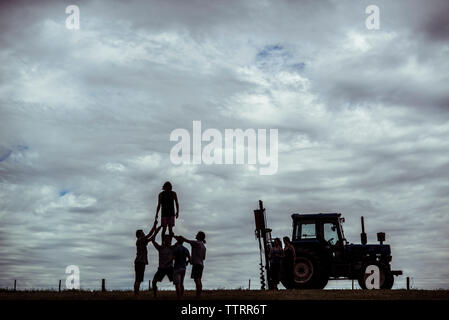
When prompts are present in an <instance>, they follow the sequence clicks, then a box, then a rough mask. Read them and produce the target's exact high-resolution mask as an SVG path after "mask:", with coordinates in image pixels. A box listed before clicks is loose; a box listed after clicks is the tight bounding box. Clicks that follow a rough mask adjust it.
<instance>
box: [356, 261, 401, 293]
mask: <svg viewBox="0 0 449 320" xmlns="http://www.w3.org/2000/svg"><path fill="white" fill-rule="evenodd" d="M373 265H376V266H377V267H378V268H379V289H385V290H387V289H391V288H392V287H393V284H394V276H393V274H392V273H391V271H390V270H389V268H387V267H385V266H383V265H380V264H376V263H373ZM367 267H368V265H367V266H365V267H364V268H362V270H363V271H362V274H361V275H360V277H359V278H358V279H357V280H358V282H359V286H360V287H361V288H362V289H366V278H367V277H368V276H369V274H366V272H365V270H366V268H367Z"/></svg>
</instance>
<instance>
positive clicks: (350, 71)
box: [0, 1, 449, 288]
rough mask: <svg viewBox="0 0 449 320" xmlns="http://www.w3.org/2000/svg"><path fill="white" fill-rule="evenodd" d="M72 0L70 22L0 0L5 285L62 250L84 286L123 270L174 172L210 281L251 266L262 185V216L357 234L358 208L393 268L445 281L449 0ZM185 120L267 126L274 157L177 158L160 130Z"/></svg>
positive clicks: (278, 230)
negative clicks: (371, 22) (75, 10)
mask: <svg viewBox="0 0 449 320" xmlns="http://www.w3.org/2000/svg"><path fill="white" fill-rule="evenodd" d="M75 3H76V4H78V5H79V6H80V11H81V29H80V30H79V31H76V32H73V31H69V30H67V29H66V28H65V25H64V24H65V18H66V14H65V5H66V4H65V3H63V2H60V1H44V2H41V1H39V2H36V1H14V2H7V3H5V2H2V4H1V6H2V7H1V11H0V28H1V30H2V33H1V34H0V44H1V49H0V57H1V58H2V62H3V63H2V65H1V66H0V79H1V85H0V93H1V94H0V96H1V98H0V119H1V121H2V125H1V126H0V204H1V206H0V221H1V225H0V243H1V246H0V254H1V258H0V264H1V265H2V268H1V271H0V286H8V285H10V282H11V279H14V278H17V279H19V283H22V287H23V286H28V287H41V288H45V287H51V286H54V287H55V286H56V285H57V283H55V284H53V282H54V281H55V280H54V279H55V277H57V278H61V279H64V277H65V274H64V271H65V267H66V266H67V265H70V264H75V265H78V266H79V267H80V269H81V286H82V287H83V288H98V287H99V279H101V278H106V279H107V280H108V284H109V285H108V287H110V288H129V287H130V286H131V284H132V281H133V268H132V261H133V258H134V254H135V252H134V251H135V238H134V232H135V230H136V229H140V228H143V229H145V231H148V229H149V227H150V224H151V223H152V218H153V215H154V211H155V201H156V197H157V193H158V192H159V191H160V187H161V185H162V183H163V182H164V181H166V180H170V181H172V183H173V184H174V186H175V190H176V191H177V192H178V196H179V199H180V203H181V216H180V219H179V220H178V222H177V226H176V231H177V232H178V233H180V234H183V235H185V236H188V237H190V238H193V237H194V236H195V233H196V232H197V231H198V230H200V229H202V230H204V231H205V232H206V234H207V247H208V254H207V261H206V274H205V279H204V280H205V287H207V288H216V287H228V288H229V287H232V288H236V287H240V286H243V285H245V284H247V281H248V278H252V279H253V280H255V279H258V259H259V257H258V252H257V243H256V242H255V239H254V236H253V235H254V233H253V232H254V230H253V229H254V226H253V217H252V210H253V209H255V207H256V206H257V200H258V199H263V200H264V202H265V206H266V208H267V210H268V221H269V225H270V227H272V228H273V230H274V231H273V235H274V236H283V235H291V221H290V214H291V213H292V212H305V213H307V212H326V211H327V212H336V211H337V212H342V213H343V215H344V216H345V217H346V221H347V223H346V226H345V231H346V237H347V238H348V240H350V241H352V242H357V241H358V238H359V233H360V227H359V217H360V215H364V216H365V218H366V221H367V229H368V231H369V240H370V241H372V242H374V241H375V233H376V232H378V231H385V232H387V239H388V241H389V243H391V244H392V247H393V256H394V258H393V267H394V268H398V269H400V268H402V269H403V270H404V271H405V272H406V274H407V275H412V276H414V277H415V279H416V285H417V286H419V287H422V288H425V287H427V288H429V287H432V288H435V287H449V283H448V277H447V272H445V270H446V264H447V262H449V256H448V254H447V252H449V250H448V249H449V247H448V246H447V245H446V244H444V243H442V244H441V245H440V247H439V248H438V250H429V248H434V243H435V239H447V237H448V236H447V227H446V225H447V223H448V222H449V221H448V216H447V212H448V209H449V203H448V200H447V194H448V190H449V184H448V183H447V181H448V172H449V170H448V169H449V161H448V157H447V154H449V144H448V143H447V141H449V139H448V136H449V122H448V120H449V119H448V117H449V116H448V113H447V111H448V102H449V96H448V92H449V88H448V86H449V82H448V76H447V74H448V72H447V70H448V69H449V66H448V62H447V61H449V59H448V54H449V51H448V47H447V41H445V39H447V31H448V29H447V19H446V20H445V19H444V17H445V14H444V13H445V12H446V13H447V10H448V9H447V3H446V2H445V1H429V2H428V3H427V2H426V4H424V3H422V2H421V1H407V2H406V1H395V2H394V3H391V1H377V3H375V4H377V5H378V6H379V7H380V10H381V11H380V14H381V16H380V17H381V25H380V30H377V31H369V30H367V29H366V28H365V18H366V14H365V7H366V6H367V5H370V4H372V3H371V2H368V1H359V2H357V3H354V2H349V1H266V2H259V3H256V2H240V1H235V2H229V1H226V2H223V1H195V2H189V4H187V3H184V2H183V3H180V2H176V1H152V2H147V1H133V2H131V3H123V2H121V1H113V2H111V1H107V2H105V1H80V2H75ZM193 120H201V121H202V127H203V130H204V129H207V128H216V129H218V130H220V131H222V132H223V130H224V129H226V128H242V129H247V128H255V129H257V128H277V129H279V144H280V145H279V170H278V172H277V174H276V175H274V176H259V175H258V174H257V172H258V171H257V170H254V168H253V167H251V166H248V165H244V166H235V165H234V166H229V165H212V166H206V165H201V166H193V165H185V166H174V165H172V164H171V162H170V160H169V152H170V149H171V147H172V146H173V143H171V142H170V141H169V136H170V132H171V131H172V130H174V129H176V128H185V129H187V130H189V131H190V132H191V130H192V121H193ZM24 235H26V238H24ZM187 247H189V246H187ZM149 252H150V261H151V263H150V267H149V271H148V273H147V277H146V278H147V279H149V278H150V277H152V276H153V274H154V271H155V266H156V261H157V256H156V253H155V250H153V248H150V250H149ZM435 274H437V275H438V276H435ZM400 285H401V284H399V286H400ZM163 286H165V287H166V288H171V286H170V285H168V284H167V283H166V284H164V285H163ZM188 286H189V288H191V283H188ZM332 286H341V284H332Z"/></svg>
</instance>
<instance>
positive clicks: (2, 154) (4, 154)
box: [0, 149, 12, 162]
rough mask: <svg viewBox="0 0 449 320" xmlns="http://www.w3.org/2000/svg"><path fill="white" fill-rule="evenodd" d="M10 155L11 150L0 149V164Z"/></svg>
mask: <svg viewBox="0 0 449 320" xmlns="http://www.w3.org/2000/svg"><path fill="white" fill-rule="evenodd" d="M11 154H12V150H9V149H5V150H1V149H0V162H3V161H5V160H6V159H8V158H9V156H10V155H11Z"/></svg>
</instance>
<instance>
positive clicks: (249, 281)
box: [248, 278, 251, 290]
mask: <svg viewBox="0 0 449 320" xmlns="http://www.w3.org/2000/svg"><path fill="white" fill-rule="evenodd" d="M248 290H251V278H249V279H248Z"/></svg>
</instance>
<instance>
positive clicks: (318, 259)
mask: <svg viewBox="0 0 449 320" xmlns="http://www.w3.org/2000/svg"><path fill="white" fill-rule="evenodd" d="M254 217H255V222H256V230H255V234H256V238H257V239H258V240H259V251H260V271H261V286H262V289H265V275H264V272H265V273H266V275H267V280H268V288H269V289H272V288H273V281H272V276H271V269H270V259H269V251H270V248H271V247H272V246H273V239H272V237H271V231H272V230H271V229H269V228H267V226H266V213H265V209H264V208H263V203H262V201H261V200H259V208H258V209H257V210H254ZM291 218H292V225H293V232H292V236H291V243H292V245H293V247H294V248H295V255H296V258H295V261H294V266H293V268H281V277H280V281H281V283H282V284H283V285H284V287H285V288H286V289H324V287H326V285H327V283H328V281H329V280H345V279H346V280H347V279H349V280H357V281H358V283H359V285H360V287H361V288H362V289H366V288H367V286H366V279H367V277H368V276H370V274H371V272H370V271H369V270H371V269H367V268H368V267H370V268H372V266H375V267H377V268H378V270H379V274H378V277H379V282H378V283H379V289H391V288H392V287H393V283H394V276H398V275H401V274H402V271H400V270H391V265H390V263H391V259H392V256H391V249H390V246H389V245H388V244H384V241H385V233H383V232H379V233H377V240H378V241H379V244H367V236H366V233H365V225H364V218H363V217H361V223H362V232H361V234H360V237H361V244H352V243H348V241H347V240H346V238H345V236H344V233H343V227H342V223H344V221H345V220H344V218H343V217H342V216H341V214H340V213H317V214H299V213H294V214H292V215H291ZM263 256H265V270H264V266H263ZM292 269H293V274H287V273H286V272H285V270H292Z"/></svg>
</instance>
